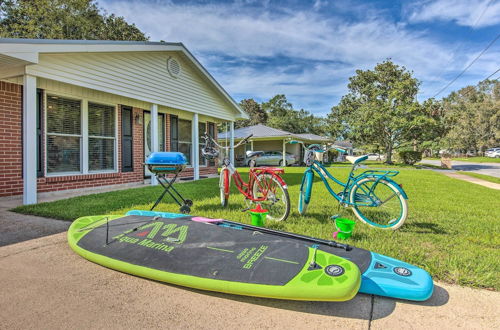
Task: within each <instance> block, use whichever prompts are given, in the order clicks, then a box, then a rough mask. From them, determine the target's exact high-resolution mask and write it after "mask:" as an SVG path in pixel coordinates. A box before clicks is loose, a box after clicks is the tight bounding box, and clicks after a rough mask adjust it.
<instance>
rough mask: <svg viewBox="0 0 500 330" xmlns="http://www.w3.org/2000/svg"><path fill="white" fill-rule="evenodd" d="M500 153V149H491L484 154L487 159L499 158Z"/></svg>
mask: <svg viewBox="0 0 500 330" xmlns="http://www.w3.org/2000/svg"><path fill="white" fill-rule="evenodd" d="M499 152H500V148H490V149H488V150H486V151H485V152H484V155H485V156H486V157H491V158H499V156H498V154H499Z"/></svg>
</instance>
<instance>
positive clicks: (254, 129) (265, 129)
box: [218, 124, 352, 148]
mask: <svg viewBox="0 0 500 330" xmlns="http://www.w3.org/2000/svg"><path fill="white" fill-rule="evenodd" d="M250 134H253V137H254V138H266V137H284V138H286V137H290V138H292V139H298V140H301V141H308V142H325V143H326V142H332V141H333V140H332V139H330V138H328V137H326V136H321V135H316V134H311V133H302V134H294V133H290V132H287V131H283V130H280V129H277V128H273V127H269V126H265V125H262V124H258V125H254V126H248V127H242V128H237V129H235V130H234V138H235V139H236V140H239V139H244V138H246V137H247V136H249V135H250ZM218 138H219V139H221V140H222V139H226V138H227V139H228V138H229V133H228V132H222V133H219V135H218ZM334 145H336V146H338V147H343V148H352V143H351V142H349V141H335V142H334Z"/></svg>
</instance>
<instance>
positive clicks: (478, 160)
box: [424, 157, 500, 163]
mask: <svg viewBox="0 0 500 330" xmlns="http://www.w3.org/2000/svg"><path fill="white" fill-rule="evenodd" d="M424 159H431V160H440V159H441V158H435V157H429V158H424ZM451 160H452V161H454V160H458V161H463V162H471V163H500V158H490V157H458V158H452V159H451Z"/></svg>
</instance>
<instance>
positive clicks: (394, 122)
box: [329, 60, 428, 163]
mask: <svg viewBox="0 0 500 330" xmlns="http://www.w3.org/2000/svg"><path fill="white" fill-rule="evenodd" d="M418 86H419V82H418V80H417V79H415V78H413V77H412V72H409V71H407V70H406V68H405V67H400V66H399V65H396V64H394V63H393V62H392V61H390V60H386V61H384V62H382V63H379V64H377V65H376V66H375V68H374V69H373V70H366V71H363V70H356V75H355V76H353V77H351V78H349V84H348V89H349V92H348V94H346V95H345V96H343V97H342V99H341V100H340V103H339V104H338V105H337V106H334V107H333V108H332V111H331V113H330V114H329V121H330V123H333V125H334V127H335V128H336V129H337V130H339V131H340V132H342V133H343V135H345V136H346V137H349V138H351V139H352V140H353V141H355V142H357V143H359V144H365V145H366V144H367V145H372V146H374V147H375V146H380V147H382V148H383V149H384V150H385V154H386V162H387V163H391V162H392V152H393V150H394V148H395V147H399V146H402V145H405V144H408V143H411V142H412V141H413V139H414V138H415V136H416V135H417V132H418V131H419V130H421V128H422V127H423V126H424V125H425V123H426V121H427V120H428V118H427V116H426V114H425V111H423V108H422V107H421V106H420V105H419V104H418V102H417V101H416V100H415V97H416V95H417V92H418Z"/></svg>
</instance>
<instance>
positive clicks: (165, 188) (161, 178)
mask: <svg viewBox="0 0 500 330" xmlns="http://www.w3.org/2000/svg"><path fill="white" fill-rule="evenodd" d="M177 175H178V174H176V175H175V176H174V177H173V178H172V179H171V180H170V181H169V180H168V179H167V178H165V177H164V176H160V175H156V178H157V179H158V182H159V183H160V184H161V185H162V187H163V192H162V193H161V195H160V197H158V199H157V200H156V202H155V203H154V205H153V207H151V209H150V211H152V210H153V209H154V208H155V207H156V206H157V205H158V204H160V202H161V200H162V199H163V197H164V196H165V194H166V193H168V194H169V195H170V196H171V197H172V199H173V200H174V201H175V202H176V203H177V204H178V205H179V206H182V203H181V202H179V201H178V200H177V198H176V197H175V196H174V195H173V194H172V193H171V192H170V189H173V190H174V191H175V192H176V193H177V194H178V195H179V196H180V194H179V193H178V192H177V191H176V190H175V189H174V187H173V186H172V185H173V184H174V182H175V180H176V179H177ZM164 181H165V182H164ZM165 183H167V184H166V185H165ZM180 197H181V199H182V201H183V202H184V199H183V198H182V196H180Z"/></svg>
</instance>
